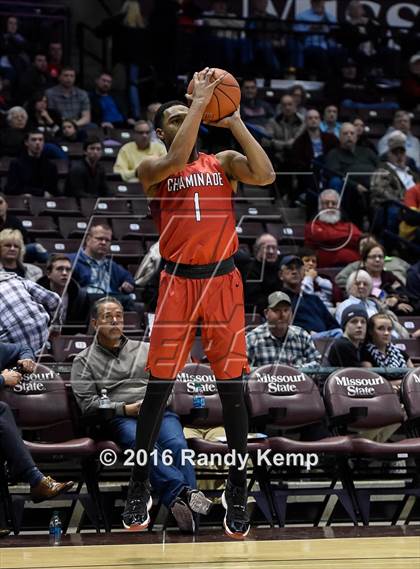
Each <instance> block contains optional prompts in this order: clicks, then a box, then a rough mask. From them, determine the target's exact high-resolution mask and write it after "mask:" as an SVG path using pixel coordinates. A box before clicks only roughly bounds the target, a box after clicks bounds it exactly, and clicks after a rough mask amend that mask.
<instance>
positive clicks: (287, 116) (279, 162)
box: [261, 95, 305, 168]
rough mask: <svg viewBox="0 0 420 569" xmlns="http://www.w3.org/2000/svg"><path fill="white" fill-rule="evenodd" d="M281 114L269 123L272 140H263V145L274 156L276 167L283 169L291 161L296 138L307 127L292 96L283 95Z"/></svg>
mask: <svg viewBox="0 0 420 569" xmlns="http://www.w3.org/2000/svg"><path fill="white" fill-rule="evenodd" d="M280 108H281V112H280V114H279V115H277V116H276V117H275V118H272V119H270V120H269V121H268V123H267V133H268V135H269V137H270V138H263V139H262V141H261V144H262V145H263V146H264V148H266V149H268V150H270V152H271V153H272V154H273V155H274V159H275V164H276V167H278V168H281V167H283V166H284V164H285V163H286V162H287V161H288V160H289V153H290V150H291V148H292V146H293V143H294V142H295V140H296V138H297V137H298V136H299V135H300V134H301V133H302V132H303V130H304V128H305V125H304V123H303V120H302V119H301V118H300V117H299V116H298V114H297V112H296V103H295V101H294V99H293V97H291V96H290V95H283V97H282V98H281V101H280Z"/></svg>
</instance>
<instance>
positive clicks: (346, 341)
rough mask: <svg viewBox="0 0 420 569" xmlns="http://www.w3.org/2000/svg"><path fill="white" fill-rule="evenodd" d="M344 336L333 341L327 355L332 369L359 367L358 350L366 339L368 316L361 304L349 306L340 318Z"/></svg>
mask: <svg viewBox="0 0 420 569" xmlns="http://www.w3.org/2000/svg"><path fill="white" fill-rule="evenodd" d="M341 321H342V326H343V329H344V335H343V337H342V338H337V340H335V341H334V343H333V345H332V346H331V349H330V351H329V353H328V363H329V364H330V365H331V366H334V367H359V366H360V363H361V357H360V350H361V347H362V344H363V342H364V341H365V338H366V328H367V321H368V315H367V312H366V310H365V308H364V307H363V306H362V305H361V304H351V305H350V306H347V308H346V309H345V310H344V312H343V315H342V318H341Z"/></svg>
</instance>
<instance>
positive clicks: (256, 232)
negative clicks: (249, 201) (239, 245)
mask: <svg viewBox="0 0 420 569" xmlns="http://www.w3.org/2000/svg"><path fill="white" fill-rule="evenodd" d="M236 233H237V234H238V237H239V239H241V240H245V239H246V240H248V241H249V240H252V241H254V240H255V239H257V237H259V236H260V235H261V234H262V233H264V225H263V223H262V222H261V221H243V219H242V220H241V221H240V222H239V223H238V225H237V226H236Z"/></svg>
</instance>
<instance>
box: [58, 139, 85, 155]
mask: <svg viewBox="0 0 420 569" xmlns="http://www.w3.org/2000/svg"><path fill="white" fill-rule="evenodd" d="M60 148H61V150H62V151H63V152H65V153H66V154H67V156H68V157H69V158H70V159H71V158H83V156H84V154H85V151H84V150H83V143H82V142H63V143H61V144H60Z"/></svg>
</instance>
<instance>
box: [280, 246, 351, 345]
mask: <svg viewBox="0 0 420 569" xmlns="http://www.w3.org/2000/svg"><path fill="white" fill-rule="evenodd" d="M304 276H305V268H304V266H303V261H302V259H300V258H299V257H297V256H296V255H286V256H285V257H283V259H282V260H281V262H280V270H279V278H280V280H281V283H282V290H283V292H285V293H286V294H287V295H288V296H289V297H290V300H291V302H292V310H293V324H294V325H295V326H301V327H302V328H303V329H304V330H306V331H307V332H309V333H310V334H311V336H312V338H325V337H327V338H331V337H333V338H334V337H338V336H341V335H342V330H341V328H340V327H339V325H338V322H337V321H336V319H335V318H334V317H333V316H331V314H330V312H329V310H328V309H327V307H326V306H325V304H324V303H323V302H322V300H321V299H320V298H319V297H318V296H316V295H315V294H308V293H306V292H302V281H303V278H304Z"/></svg>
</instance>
